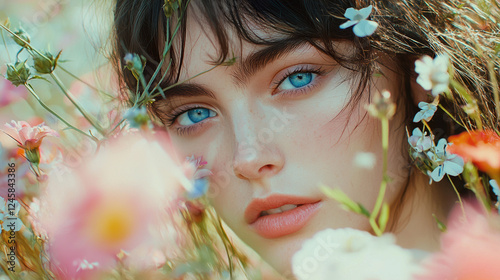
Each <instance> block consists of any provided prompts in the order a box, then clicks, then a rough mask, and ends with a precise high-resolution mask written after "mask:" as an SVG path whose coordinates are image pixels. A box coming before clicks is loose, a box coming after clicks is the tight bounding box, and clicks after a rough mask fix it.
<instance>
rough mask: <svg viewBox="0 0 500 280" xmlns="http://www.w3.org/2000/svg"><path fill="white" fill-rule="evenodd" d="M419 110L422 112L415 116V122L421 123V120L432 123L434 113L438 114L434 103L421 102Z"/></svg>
mask: <svg viewBox="0 0 500 280" xmlns="http://www.w3.org/2000/svg"><path fill="white" fill-rule="evenodd" d="M418 108H420V109H421V110H420V111H419V112H418V113H416V114H415V117H414V118H413V122H419V121H421V120H425V121H427V122H428V121H430V120H431V118H432V116H434V113H436V110H437V107H436V105H434V104H432V103H426V102H420V103H418Z"/></svg>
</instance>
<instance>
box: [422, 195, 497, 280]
mask: <svg viewBox="0 0 500 280" xmlns="http://www.w3.org/2000/svg"><path fill="white" fill-rule="evenodd" d="M465 210H466V215H467V217H466V218H465V217H464V216H463V214H462V212H461V211H460V209H459V207H457V208H455V209H454V211H453V212H452V215H451V218H450V220H449V225H448V229H447V232H446V233H444V234H443V235H442V237H441V251H440V252H438V253H435V254H434V255H432V256H431V257H430V258H429V259H427V260H425V261H424V266H425V267H426V268H427V272H426V274H423V275H421V276H419V277H418V278H417V279H419V280H447V279H449V280H469V279H474V280H487V279H488V280H490V279H498V278H499V277H500V274H499V271H498V260H500V217H499V216H498V215H497V214H496V213H489V216H487V214H486V213H484V212H483V211H481V210H480V208H479V206H478V207H476V206H473V205H471V204H466V205H465Z"/></svg>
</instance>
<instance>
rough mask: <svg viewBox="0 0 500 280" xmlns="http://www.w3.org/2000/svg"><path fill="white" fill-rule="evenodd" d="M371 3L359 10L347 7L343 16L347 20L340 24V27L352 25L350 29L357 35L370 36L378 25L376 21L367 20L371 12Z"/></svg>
mask: <svg viewBox="0 0 500 280" xmlns="http://www.w3.org/2000/svg"><path fill="white" fill-rule="evenodd" d="M372 8H373V7H372V5H370V6H368V7H366V8H363V9H361V10H356V9H354V8H348V9H347V10H346V11H345V13H344V16H345V17H346V18H348V19H349V20H348V21H347V22H345V23H343V24H341V25H340V28H341V29H346V28H348V27H351V26H353V25H354V28H353V29H352V30H353V32H354V34H355V35H356V36H358V37H366V36H370V35H372V34H373V32H375V30H376V29H377V27H378V23H376V22H374V21H371V20H367V18H368V17H369V16H370V14H371V12H372Z"/></svg>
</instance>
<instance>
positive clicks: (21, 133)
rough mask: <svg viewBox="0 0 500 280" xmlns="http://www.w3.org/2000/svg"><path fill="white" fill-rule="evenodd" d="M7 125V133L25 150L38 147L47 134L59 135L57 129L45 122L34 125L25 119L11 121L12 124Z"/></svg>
mask: <svg viewBox="0 0 500 280" xmlns="http://www.w3.org/2000/svg"><path fill="white" fill-rule="evenodd" d="M5 127H6V128H7V131H5V133H7V134H8V135H9V136H10V137H12V138H13V139H14V140H16V141H17V143H18V144H19V147H21V148H23V149H25V150H35V149H37V148H38V147H40V145H41V144H42V140H43V138H45V137H46V136H56V137H58V136H59V134H58V133H57V132H56V131H55V130H53V129H51V128H50V127H48V126H46V125H45V124H44V123H41V124H39V125H37V126H33V127H32V126H31V125H30V124H29V123H27V122H25V121H18V122H16V121H11V124H8V123H7V124H5ZM9 132H10V133H9Z"/></svg>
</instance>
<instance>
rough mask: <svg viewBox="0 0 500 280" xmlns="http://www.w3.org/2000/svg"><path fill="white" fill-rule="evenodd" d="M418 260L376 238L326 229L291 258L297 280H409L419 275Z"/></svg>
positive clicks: (389, 238) (387, 240)
mask: <svg viewBox="0 0 500 280" xmlns="http://www.w3.org/2000/svg"><path fill="white" fill-rule="evenodd" d="M418 261H419V260H418V257H417V256H416V255H415V254H413V252H412V251H410V250H407V249H403V248H401V247H399V246H398V245H396V244H395V238H394V236H393V235H391V234H384V235H382V236H380V237H376V236H373V235H371V234H369V233H368V232H365V231H360V230H355V229H351V228H340V229H326V230H323V231H320V232H318V233H316V234H315V235H314V236H313V238H311V239H309V240H306V241H305V242H304V244H303V245H302V249H301V250H300V251H298V252H297V253H295V255H294V256H293V258H292V269H293V273H294V274H295V276H296V277H297V279H298V280H310V279H311V280H312V279H314V280H329V279H349V280H371V279H384V280H410V279H413V275H415V274H417V273H420V271H421V268H420V266H419V265H418Z"/></svg>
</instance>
